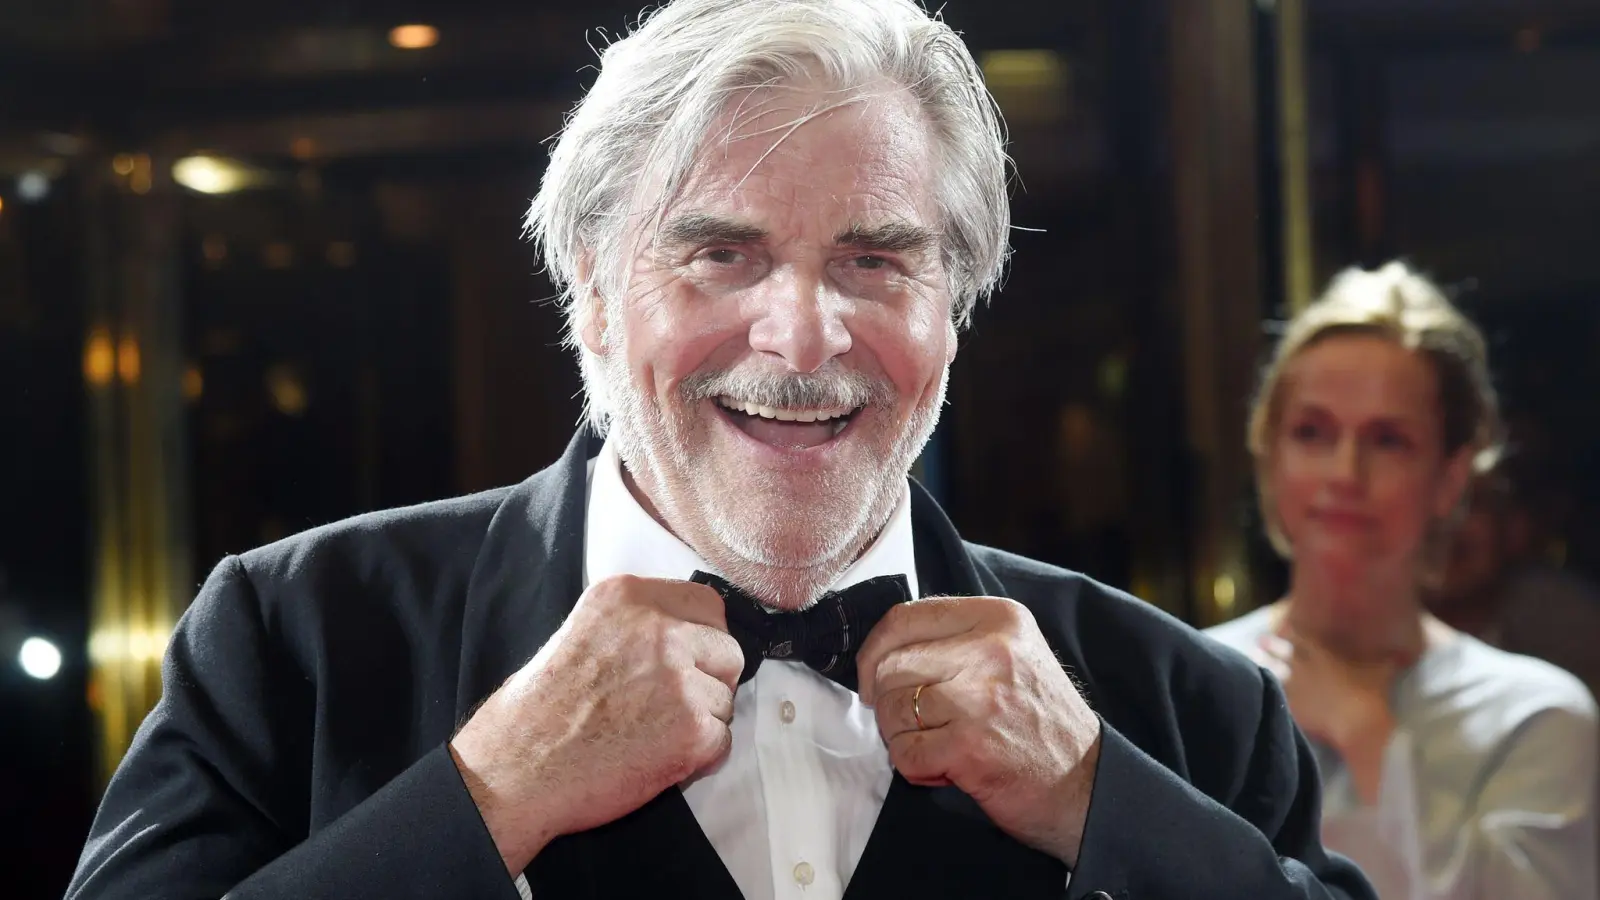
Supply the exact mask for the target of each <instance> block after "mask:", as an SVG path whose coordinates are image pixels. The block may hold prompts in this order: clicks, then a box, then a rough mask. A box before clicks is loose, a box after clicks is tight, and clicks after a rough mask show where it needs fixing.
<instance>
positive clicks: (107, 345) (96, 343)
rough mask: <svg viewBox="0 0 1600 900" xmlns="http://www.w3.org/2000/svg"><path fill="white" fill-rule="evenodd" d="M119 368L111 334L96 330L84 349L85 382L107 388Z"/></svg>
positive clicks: (103, 330) (101, 329)
mask: <svg viewBox="0 0 1600 900" xmlns="http://www.w3.org/2000/svg"><path fill="white" fill-rule="evenodd" d="M116 368H117V354H116V351H115V350H113V349H112V347H111V333H110V332H108V331H106V330H105V329H104V328H96V329H95V330H94V332H93V333H91V334H90V335H89V343H88V344H87V345H85V346H84V348H83V380H84V381H87V382H89V384H91V385H93V386H94V387H105V386H106V385H108V384H110V383H111V376H112V374H113V373H114V372H115V371H116Z"/></svg>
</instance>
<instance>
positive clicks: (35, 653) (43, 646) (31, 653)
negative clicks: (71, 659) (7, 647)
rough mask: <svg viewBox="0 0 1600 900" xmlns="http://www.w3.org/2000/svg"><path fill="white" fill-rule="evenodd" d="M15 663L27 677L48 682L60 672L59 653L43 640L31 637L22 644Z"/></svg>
mask: <svg viewBox="0 0 1600 900" xmlns="http://www.w3.org/2000/svg"><path fill="white" fill-rule="evenodd" d="M17 662H18V663H19V664H20V665H21V666H22V671H24V672H26V673H28V677H30V678H37V679H39V680H40V681H49V680H50V679H52V678H54V677H56V673H57V672H59V671H61V651H60V650H57V649H56V645H55V644H52V643H50V642H49V641H47V640H45V639H44V638H41V637H31V638H28V639H27V640H25V641H23V642H22V649H21V650H20V651H19V652H18V653H17Z"/></svg>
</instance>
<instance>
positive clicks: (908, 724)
mask: <svg viewBox="0 0 1600 900" xmlns="http://www.w3.org/2000/svg"><path fill="white" fill-rule="evenodd" d="M957 690H959V688H958V687H956V686H955V685H952V684H949V683H944V684H925V685H917V686H915V687H903V688H897V689H895V690H892V691H885V692H884V693H881V694H879V695H878V705H877V706H875V707H873V712H874V714H876V715H877V718H878V731H879V733H880V734H882V735H883V739H884V741H885V742H889V741H892V740H894V739H895V738H897V737H899V736H900V735H903V734H906V733H907V732H912V731H936V730H938V729H941V728H944V727H946V726H948V725H950V724H951V723H952V722H954V721H955V717H956V713H957V710H958V708H959V704H958V703H956V702H953V698H952V696H951V695H952V693H953V692H955V691H957ZM919 714H920V715H921V717H922V720H921V721H920V722H919V721H917V717H918V715H919Z"/></svg>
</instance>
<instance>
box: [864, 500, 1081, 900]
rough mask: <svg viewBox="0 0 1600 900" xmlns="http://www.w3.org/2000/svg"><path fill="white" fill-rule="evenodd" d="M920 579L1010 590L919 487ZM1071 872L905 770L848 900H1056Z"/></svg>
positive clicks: (928, 591) (944, 586)
mask: <svg viewBox="0 0 1600 900" xmlns="http://www.w3.org/2000/svg"><path fill="white" fill-rule="evenodd" d="M911 527H912V531H913V532H914V540H915V542H916V556H917V581H918V583H919V586H920V587H921V590H922V595H923V596H925V597H931V596H940V595H948V596H957V597H966V596H979V595H989V596H993V595H999V594H1001V591H1002V590H1003V586H1002V585H1001V584H1000V582H999V580H998V579H997V578H995V576H994V575H993V573H990V572H988V571H987V570H986V569H980V568H979V567H978V566H976V565H975V564H974V562H973V560H972V557H971V555H969V554H968V553H967V550H966V545H965V544H964V543H962V541H961V537H960V535H959V534H957V533H956V530H955V526H953V525H951V524H950V520H949V519H948V518H947V517H946V516H945V514H944V511H943V510H941V509H939V506H938V504H937V503H935V502H934V500H933V498H932V497H930V496H929V495H928V494H927V492H926V491H924V490H923V489H922V486H921V485H918V484H917V483H916V482H914V481H913V482H912V483H911ZM1066 883H1067V867H1066V866H1065V865H1064V864H1062V863H1061V861H1059V860H1057V859H1055V858H1054V857H1051V856H1048V855H1046V854H1044V853H1040V852H1038V851H1037V850H1034V849H1032V848H1030V847H1027V846H1024V845H1023V844H1021V843H1019V842H1017V841H1015V840H1013V839H1012V838H1011V837H1010V836H1008V835H1007V834H1005V833H1004V832H1002V831H1001V830H1000V829H999V828H997V827H995V825H994V824H993V823H992V822H990V821H989V817H988V816H986V815H985V814H984V812H983V810H982V809H981V808H979V806H978V804H977V802H976V801H974V800H973V799H972V798H971V797H969V796H967V795H966V794H964V793H962V792H961V791H960V790H959V789H957V788H954V787H944V788H925V787H917V786H916V785H913V784H911V783H910V782H908V781H906V780H905V779H903V778H901V777H900V774H899V773H898V772H896V773H895V775H894V780H893V781H892V782H891V783H890V785H889V793H888V795H887V796H886V797H885V798H884V802H883V810H882V811H881V812H879V814H878V821H877V823H876V824H875V825H874V826H873V829H872V836H871V837H870V838H868V840H867V847H866V850H865V851H864V852H863V853H862V855H861V861H860V863H858V864H857V866H856V871H855V874H854V875H853V876H852V877H851V879H850V884H849V887H848V889H847V890H846V891H845V900H857V898H870V897H884V896H907V897H913V896H925V897H993V896H1001V897H1051V898H1056V897H1059V896H1061V894H1062V893H1063V891H1064V890H1065V888H1066Z"/></svg>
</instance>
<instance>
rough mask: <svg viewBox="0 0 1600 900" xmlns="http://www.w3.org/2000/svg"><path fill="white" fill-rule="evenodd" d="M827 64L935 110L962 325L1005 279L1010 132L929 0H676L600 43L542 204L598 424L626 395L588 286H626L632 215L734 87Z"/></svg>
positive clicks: (942, 205) (679, 172) (684, 173)
mask: <svg viewBox="0 0 1600 900" xmlns="http://www.w3.org/2000/svg"><path fill="white" fill-rule="evenodd" d="M819 76H820V78H821V79H822V80H824V81H825V83H827V84H829V85H830V86H835V87H838V88H840V89H842V90H846V91H851V90H855V89H858V88H861V87H863V86H865V85H868V84H870V83H872V82H874V81H881V80H887V81H889V82H890V83H892V84H896V85H899V86H902V87H904V88H905V89H906V90H908V91H909V92H910V93H911V95H912V96H913V97H914V98H915V99H916V101H917V102H918V105H919V106H920V107H921V109H922V111H923V114H924V115H925V116H926V117H927V121H928V123H929V126H930V129H931V131H932V134H933V137H934V142H935V147H936V149H935V153H936V154H937V162H938V165H939V167H940V170H939V172H938V173H937V175H936V177H935V182H936V183H937V184H938V185H939V188H938V191H939V196H938V197H937V198H936V202H937V207H938V209H939V213H940V216H941V218H942V221H941V222H940V223H939V228H940V233H941V236H942V237H941V240H942V247H941V251H942V252H941V256H942V259H943V262H944V268H945V272H946V277H947V278H948V280H949V283H950V289H951V294H952V304H951V306H952V317H953V319H954V321H955V323H956V325H957V326H958V327H961V326H964V325H966V324H967V322H968V321H969V320H970V318H971V315H972V310H973V307H974V306H975V305H976V304H977V302H978V300H979V299H980V298H985V297H987V296H988V295H989V294H990V293H991V292H992V291H993V290H994V288H995V286H996V285H997V284H998V282H999V280H1000V276H1001V273H1002V271H1003V269H1004V265H1005V260H1006V256H1007V253H1008V243H1007V237H1008V234H1009V231H1010V208H1009V204H1008V200H1007V194H1006V174H1007V166H1008V163H1009V160H1008V159H1007V156H1006V152H1005V141H1006V138H1005V132H1004V128H1003V124H1002V122H1001V119H1000V114H999V110H998V109H997V108H996V106H995V104H994V101H993V99H992V98H991V97H990V95H989V92H988V90H987V89H986V88H985V87H984V84H983V76H982V72H981V70H980V69H979V68H978V66H977V64H976V63H975V62H974V61H973V58H972V55H971V54H970V53H969V52H968V51H967V48H966V46H965V45H964V44H963V43H962V42H961V38H960V37H959V36H958V35H957V34H956V33H955V32H954V31H952V30H951V29H950V27H949V26H947V25H945V24H944V23H943V22H942V21H940V20H939V19H938V18H937V17H936V16H930V15H929V14H928V13H927V12H926V11H925V10H924V9H923V8H922V7H921V6H919V5H917V3H916V2H914V0H673V2H670V3H668V4H667V5H666V6H663V7H662V8H660V9H659V10H657V11H655V12H654V13H652V14H649V15H648V16H647V17H645V18H644V19H642V21H641V22H640V24H639V26H638V27H637V28H636V29H634V30H633V32H632V33H631V34H629V35H628V36H627V37H625V38H623V39H621V40H618V41H616V42H614V43H612V44H610V45H609V46H608V47H606V48H605V49H604V50H603V51H602V52H601V62H600V74H599V76H598V77H597V78H596V80H595V83H594V86H593V87H592V88H591V89H590V90H589V92H588V93H587V95H586V96H585V97H584V99H583V100H582V101H580V102H579V104H578V105H577V107H576V108H575V109H574V110H573V112H572V113H571V115H569V116H568V118H567V121H566V124H565V127H564V128H563V129H562V132H561V135H560V138H559V139H558V140H557V142H556V144H555V147H554V149H553V150H552V151H551V154H550V165H549V168H548V169H546V171H545V174H544V178H543V180H542V181H541V183H540V186H539V193H538V195H537V196H536V197H535V198H534V201H533V205H532V207H531V208H530V209H529V210H528V216H527V223H526V224H527V230H528V233H529V234H531V235H532V237H533V239H534V241H535V242H536V244H537V245H538V246H539V248H540V250H541V252H542V253H543V256H544V260H545V265H546V267H547V270H548V272H549V275H550V277H551V279H552V281H553V282H554V283H555V286H556V288H557V289H558V290H559V291H560V299H559V302H560V304H561V308H562V311H563V312H564V313H565V315H566V334H565V339H566V343H567V344H568V346H570V347H572V348H573V349H575V350H576V351H577V353H578V357H579V365H580V369H581V371H582V374H583V382H584V391H585V394H586V401H587V402H586V409H585V416H586V418H587V419H588V420H589V422H590V423H591V424H592V425H593V426H594V427H595V428H596V429H597V430H599V431H601V432H602V433H603V432H604V431H605V429H606V427H607V425H608V420H609V418H610V414H611V411H612V404H611V402H610V400H609V399H608V398H607V397H606V392H605V382H604V372H603V370H602V369H601V368H600V367H599V366H598V365H597V362H598V361H597V360H596V359H595V358H594V356H595V355H594V354H593V353H591V352H589V350H588V349H587V348H586V347H585V346H584V345H583V343H582V341H581V335H582V333H583V331H584V329H585V328H586V327H587V326H588V324H589V322H590V319H591V317H592V315H593V309H594V303H593V302H591V301H592V298H586V297H580V296H579V295H580V293H585V292H587V291H590V290H592V291H594V292H596V293H597V295H598V297H600V298H602V299H601V302H610V301H611V300H613V299H616V298H620V297H621V296H622V295H623V292H624V289H625V287H626V272H627V267H626V265H625V264H624V263H625V262H626V260H623V259H622V258H621V255H622V252H623V249H624V248H623V241H624V237H625V233H626V230H627V225H628V222H629V220H630V217H631V216H632V215H633V214H635V213H643V214H644V215H645V216H647V217H648V218H647V221H659V218H660V216H661V214H662V213H663V212H664V210H665V208H666V207H667V205H668V204H669V203H670V202H671V201H672V200H673V198H674V197H675V195H676V193H677V191H678V190H680V189H681V187H682V185H683V182H684V180H685V179H686V178H687V177H688V174H689V171H690V169H691V167H692V166H693V165H694V162H695V159H696V157H697V155H698V153H699V152H700V150H701V149H702V148H703V146H704V145H705V142H706V140H707V139H708V137H709V135H710V131H711V129H712V127H713V125H714V124H715V121H716V119H717V118H718V116H719V115H721V114H722V112H723V111H724V107H725V104H726V102H727V100H728V98H729V97H730V96H733V95H734V94H737V93H738V92H741V91H744V90H747V89H751V88H757V87H761V86H767V85H772V84H775V83H782V82H787V81H801V80H804V79H806V78H812V77H819ZM644 173H652V176H653V177H652V178H651V179H650V184H651V185H652V188H651V190H652V191H653V194H654V195H653V196H650V197H643V196H640V195H639V191H640V190H641V182H643V181H645V179H644V177H643V175H644ZM580 273H586V274H584V275H583V277H580ZM585 278H586V279H588V281H589V283H587V284H585V283H584V279H585Z"/></svg>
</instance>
